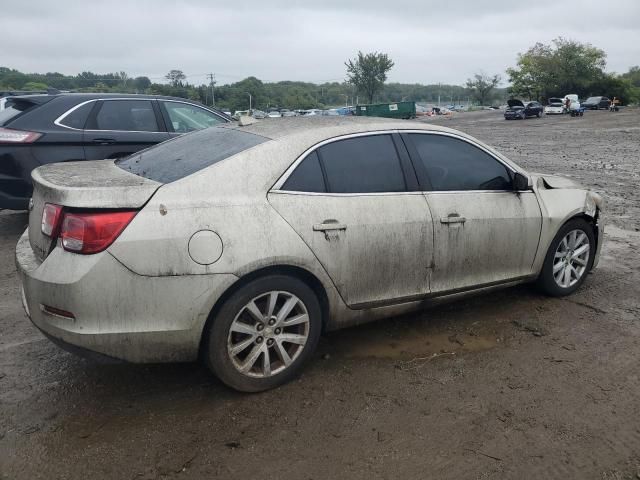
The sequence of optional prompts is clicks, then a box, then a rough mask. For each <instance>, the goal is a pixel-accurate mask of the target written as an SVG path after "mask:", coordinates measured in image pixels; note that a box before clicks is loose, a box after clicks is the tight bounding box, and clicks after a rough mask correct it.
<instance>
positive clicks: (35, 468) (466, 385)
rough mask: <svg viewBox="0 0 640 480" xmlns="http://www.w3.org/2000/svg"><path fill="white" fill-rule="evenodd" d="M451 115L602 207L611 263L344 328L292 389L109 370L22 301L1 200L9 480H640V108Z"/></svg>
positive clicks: (0, 434)
mask: <svg viewBox="0 0 640 480" xmlns="http://www.w3.org/2000/svg"><path fill="white" fill-rule="evenodd" d="M430 121H436V122H438V123H442V124H446V125H448V126H451V127H454V128H459V129H461V130H463V131H465V132H468V133H470V134H472V135H475V136H477V137H478V138H480V139H482V140H483V141H485V142H487V143H489V144H491V145H494V146H495V147H497V148H498V149H499V150H501V151H502V152H504V153H505V154H507V155H508V156H510V157H511V158H513V159H514V160H515V161H517V162H519V163H520V164H521V165H522V166H524V167H525V168H528V169H529V170H531V171H539V172H557V173H561V174H565V175H570V176H572V177H575V178H576V179H577V180H579V181H581V182H582V183H583V184H585V185H588V186H590V187H592V188H594V189H595V190H597V191H598V192H600V193H602V194H603V195H604V196H605V198H606V200H607V224H608V226H607V235H606V243H605V245H604V248H603V256H602V260H601V263H600V266H599V268H598V269H597V270H596V271H595V272H594V273H593V275H590V276H589V278H588V279H587V282H586V283H585V285H584V286H583V288H582V289H581V290H580V291H579V292H578V293H576V294H575V295H573V296H571V297H569V298H566V299H552V298H546V297H544V296H541V295H539V294H538V293H536V291H535V290H533V289H532V288H531V287H528V286H520V287H516V288H512V289H509V290H503V291H499V292H495V293H491V294H485V295H483V296H479V297H475V298H472V299H468V300H464V301H462V302H458V303H455V304H450V305H447V306H441V307H438V308H436V309H432V310H430V311H425V312H423V313H420V314H417V315H412V316H409V317H404V318H398V319H393V320H389V321H386V322H381V323H376V324H370V325H368V326H364V327H360V328H357V329H351V330H345V331H341V332H335V333H332V334H330V335H328V336H326V337H324V338H323V340H322V342H321V347H320V351H319V352H318V354H317V356H316V357H317V358H316V359H315V361H314V362H313V364H312V365H310V367H309V368H308V369H307V370H306V372H305V373H304V375H303V376H302V377H301V378H300V379H299V380H298V381H296V382H294V383H291V384H289V385H286V386H284V387H282V388H280V389H278V390H275V391H271V392H267V393H264V394H258V395H240V394H237V393H234V392H232V391H230V390H228V389H227V388H225V387H224V386H223V385H221V384H220V383H219V382H218V381H217V380H216V379H214V378H212V377H211V376H210V375H209V373H208V372H207V371H206V370H205V369H204V368H203V367H201V366H199V365H196V364H187V365H158V366H140V365H96V364H92V363H90V362H88V361H85V360H81V359H78V358H76V357H74V356H72V355H70V354H67V353H65V352H63V351H61V350H59V349H58V348H56V347H55V346H53V345H52V344H50V343H49V342H48V341H46V340H44V339H43V337H42V336H41V335H40V334H39V333H38V332H37V331H36V329H35V328H34V327H32V326H31V324H30V323H29V321H28V320H27V319H26V317H25V316H24V314H23V312H22V308H21V306H20V302H19V296H18V284H17V278H16V274H15V268H14V264H13V248H14V245H15V242H16V240H17V238H18V236H19V235H20V233H21V232H22V230H23V228H24V226H25V224H26V222H27V218H26V215H25V214H23V213H11V212H0V251H1V252H2V254H1V255H0V478H3V479H4V478H7V479H22V478H28V479H35V478H47V479H51V478H56V479H57V478H70V479H71V478H73V479H76V478H77V479H86V478H100V479H101V478H112V479H155V478H193V479H201V478H225V479H236V478H238V479H240V478H242V479H246V478H258V477H266V478H288V479H327V478H354V479H357V478H366V479H371V478H421V479H423V478H451V479H462V478H465V479H466V478H477V479H504V478H517V479H522V478H536V479H538V478H540V479H542V478H545V479H547V478H558V479H567V478H580V479H616V480H620V479H631V478H634V479H635V478H640V268H639V267H640V255H638V248H640V233H639V232H638V230H639V228H640V193H639V191H640V187H639V185H638V184H639V176H640V168H639V166H638V162H639V158H640V155H639V147H640V111H638V110H628V111H625V112H620V113H618V114H611V113H608V112H588V113H587V114H585V116H584V117H583V118H576V119H572V118H567V117H547V118H542V119H530V120H526V121H512V122H506V121H504V120H503V119H502V117H501V114H500V112H480V113H466V114H459V115H457V116H455V117H453V118H451V119H445V118H438V119H436V120H430Z"/></svg>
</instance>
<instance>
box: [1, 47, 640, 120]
mask: <svg viewBox="0 0 640 480" xmlns="http://www.w3.org/2000/svg"><path fill="white" fill-rule="evenodd" d="M393 66H394V62H393V60H392V59H391V58H389V56H388V55H387V54H385V53H378V52H373V53H363V52H358V54H357V56H356V57H355V58H353V59H349V60H347V61H346V62H345V67H346V72H345V73H346V79H345V81H343V82H326V83H321V84H316V83H311V82H298V81H281V82H262V81H261V80H260V79H258V78H256V77H248V78H245V79H243V80H241V81H239V82H235V83H230V84H226V85H221V86H216V87H215V88H213V89H212V86H211V85H210V84H209V85H207V84H206V83H202V84H199V85H196V84H194V83H189V82H188V80H187V79H188V77H187V75H185V73H184V72H183V71H182V70H179V69H172V70H170V71H169V72H168V73H167V75H166V76H165V77H164V80H165V82H152V81H151V79H150V78H149V77H146V76H138V77H130V76H129V75H128V74H127V73H126V72H124V71H121V72H115V73H113V72H112V73H106V74H97V73H93V72H89V71H86V72H82V73H79V74H77V75H74V76H67V75H63V74H61V73H57V72H53V73H44V74H43V73H23V72H19V71H18V70H14V69H10V68H7V67H0V90H12V89H15V90H45V89H47V88H48V87H49V88H55V89H59V90H66V91H74V92H114V93H150V94H155V95H168V96H174V97H183V98H189V99H192V100H197V101H199V102H201V103H204V104H206V105H213V104H214V98H215V106H217V107H218V108H221V109H225V110H231V111H235V110H246V109H248V108H249V98H251V104H252V106H253V108H257V109H261V110H268V109H269V108H289V109H295V108H303V109H309V108H327V107H335V106H340V105H345V104H347V105H355V104H356V103H360V104H364V103H373V102H379V103H387V102H401V101H415V102H424V103H428V104H437V103H440V104H442V105H448V104H460V103H469V102H472V101H473V102H474V103H475V104H477V105H498V104H502V103H504V102H505V100H506V99H507V98H509V97H521V98H524V99H526V100H540V101H544V100H546V99H548V98H550V97H562V96H564V95H566V94H569V93H575V94H578V95H579V96H580V97H582V98H585V97H588V96H592V95H605V96H608V97H614V96H615V97H618V98H619V99H621V100H622V102H623V104H629V103H634V102H635V103H637V102H639V101H640V67H637V66H635V67H631V68H630V69H629V71H628V72H626V73H624V74H616V73H607V72H605V67H606V53H605V52H604V51H603V50H601V49H599V48H597V47H594V46H592V45H590V44H586V43H579V42H576V41H573V40H567V39H564V38H561V37H560V38H557V39H555V40H553V41H552V42H551V43H550V44H543V43H536V44H535V45H534V46H532V47H531V48H530V49H529V50H527V51H526V52H524V53H520V54H518V56H517V62H516V65H515V66H514V67H512V68H508V69H507V71H506V73H507V76H508V80H509V82H510V86H509V87H507V88H499V87H498V85H499V84H500V82H501V80H502V78H501V76H500V75H499V74H494V75H488V74H485V73H484V72H480V73H476V74H474V75H473V77H472V78H470V79H468V80H467V82H466V83H465V85H464V86H462V85H446V84H429V85H422V84H418V83H416V84H408V83H387V82H386V80H387V73H388V72H389V71H390V70H391V69H392V68H393Z"/></svg>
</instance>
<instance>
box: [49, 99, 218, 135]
mask: <svg viewBox="0 0 640 480" xmlns="http://www.w3.org/2000/svg"><path fill="white" fill-rule="evenodd" d="M118 100H147V101H150V102H151V103H152V105H153V104H154V103H156V104H157V102H158V100H161V101H163V102H175V103H184V104H186V105H189V106H192V107H198V108H202V109H204V110H207V111H208V112H210V113H212V114H214V115H216V116H217V117H220V118H221V119H222V122H221V123H229V120H227V119H226V118H224V117H223V116H221V115H218V114H217V113H216V112H214V111H211V110H208V109H207V108H206V107H203V106H201V105H196V104H194V103H190V102H185V101H182V100H172V99H164V98H135V97H118V98H100V97H99V98H92V99H89V100H85V101H84V102H80V103H78V104H77V105H74V106H73V107H71V108H70V109H69V110H67V111H66V112H64V113H63V114H62V115H60V116H59V117H58V118H56V119H55V120H54V121H53V124H54V125H56V126H58V127H62V128H66V129H67V130H74V131H76V132H130V133H176V132H170V131H169V130H168V129H167V128H166V125H165V124H164V122H165V119H164V115H161V120H162V122H160V121H159V120H158V114H157V112H156V109H155V106H154V110H153V111H154V113H155V115H156V122H157V123H158V127H163V126H164V127H165V129H164V130H159V131H154V132H149V131H147V130H144V131H141V130H96V129H92V128H75V127H69V126H68V125H63V124H62V123H61V122H62V120H64V119H65V118H66V117H67V115H69V114H71V113H72V112H73V111H74V110H76V109H78V108H80V107H82V106H83V105H86V104H87V103H91V102H110V101H118ZM157 106H158V107H159V108H160V111H162V107H161V106H160V105H157ZM94 108H95V106H94ZM93 114H94V112H93V111H91V112H90V113H89V117H87V122H88V121H89V118H90V117H91V116H92V115H93ZM85 125H86V124H85Z"/></svg>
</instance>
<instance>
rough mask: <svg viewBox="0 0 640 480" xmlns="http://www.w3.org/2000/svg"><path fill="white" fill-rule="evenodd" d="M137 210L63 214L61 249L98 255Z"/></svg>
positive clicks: (112, 240) (116, 236)
mask: <svg viewBox="0 0 640 480" xmlns="http://www.w3.org/2000/svg"><path fill="white" fill-rule="evenodd" d="M136 213H138V212H137V210H126V211H118V212H91V213H65V214H64V216H63V219H62V227H61V229H60V238H61V239H62V248H64V249H65V250H67V251H69V252H75V253H83V254H90V253H98V252H101V251H103V250H104V249H106V248H107V247H109V245H111V244H112V243H113V242H114V241H115V239H116V238H118V235H120V233H122V231H123V230H124V229H125V227H126V226H127V225H128V224H129V222H130V221H131V220H133V217H135V216H136Z"/></svg>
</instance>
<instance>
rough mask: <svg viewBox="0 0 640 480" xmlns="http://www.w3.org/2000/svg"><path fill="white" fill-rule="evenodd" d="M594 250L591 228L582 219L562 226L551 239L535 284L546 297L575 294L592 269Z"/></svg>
mask: <svg viewBox="0 0 640 480" xmlns="http://www.w3.org/2000/svg"><path fill="white" fill-rule="evenodd" d="M595 248H596V242H595V236H594V234H593V228H592V227H591V225H589V223H587V222H586V221H585V220H583V219H581V218H576V219H573V220H570V221H568V222H567V223H565V224H564V225H563V226H562V228H560V230H559V231H558V233H557V234H556V236H555V237H554V239H553V241H552V242H551V245H550V246H549V250H548V251H547V256H546V257H545V260H544V265H543V266H542V271H541V272H540V276H539V277H538V280H537V284H538V287H540V289H541V290H542V291H543V292H545V293H546V294H548V295H551V296H554V297H563V296H565V295H570V294H571V293H573V292H575V291H576V290H577V289H578V288H580V285H582V283H583V282H584V280H585V278H586V276H587V273H588V272H589V270H591V267H592V265H593V258H594V253H595Z"/></svg>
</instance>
